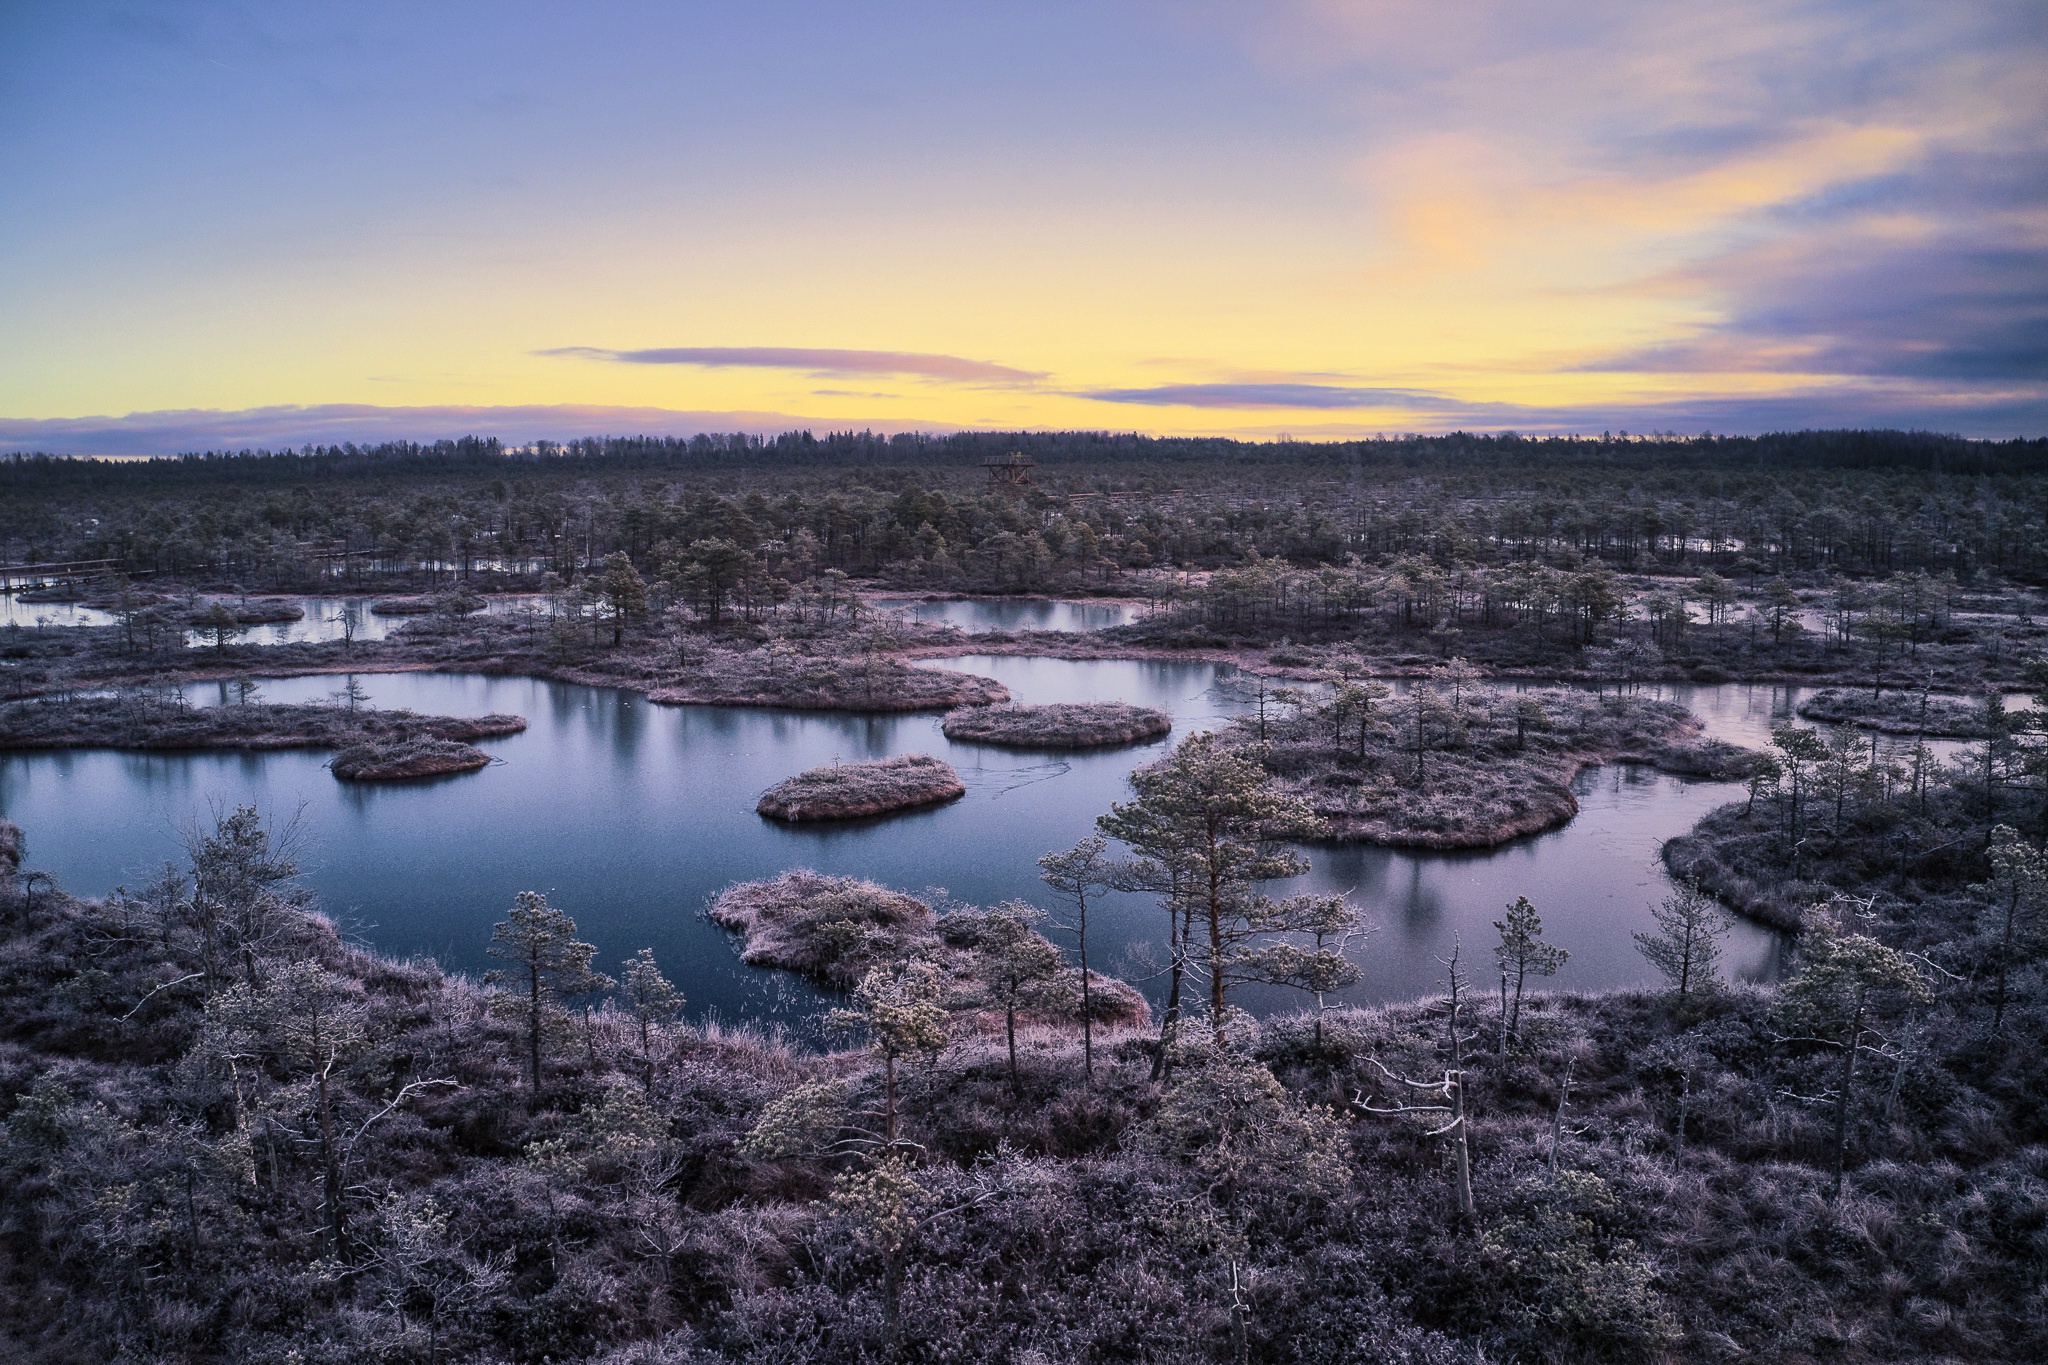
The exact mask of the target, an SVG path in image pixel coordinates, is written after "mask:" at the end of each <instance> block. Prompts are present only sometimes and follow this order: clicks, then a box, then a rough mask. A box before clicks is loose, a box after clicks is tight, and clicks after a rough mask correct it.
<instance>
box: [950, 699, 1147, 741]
mask: <svg viewBox="0 0 2048 1365" xmlns="http://www.w3.org/2000/svg"><path fill="white" fill-rule="evenodd" d="M940 728H941V729H943V730H944V731H945V733H946V738H947V739H956V740H967V741H970V742H972V743H975V744H991V745H996V746H998V747H1001V748H1006V749H1101V748H1107V747H1110V746H1112V745H1117V744H1135V743H1137V742H1139V741H1140V740H1147V739H1157V738H1159V736H1161V735H1163V734H1166V733H1168V732H1169V731H1171V730H1172V729H1173V717H1171V716H1169V715H1167V714H1166V712H1164V711H1159V710H1155V709H1153V708H1152V707H1149V706H1132V705H1131V704H1130V703H1128V702H1120V701H1098V702H1054V703H1052V704H1051V705H1048V706H1017V705H1006V706H975V707H968V708H965V709H963V710H959V711H955V712H953V713H952V714H951V715H949V716H947V717H946V720H945V723H944V724H943V725H942V726H941V727H940Z"/></svg>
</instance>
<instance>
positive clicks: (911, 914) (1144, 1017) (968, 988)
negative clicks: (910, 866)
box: [706, 869, 1152, 1026]
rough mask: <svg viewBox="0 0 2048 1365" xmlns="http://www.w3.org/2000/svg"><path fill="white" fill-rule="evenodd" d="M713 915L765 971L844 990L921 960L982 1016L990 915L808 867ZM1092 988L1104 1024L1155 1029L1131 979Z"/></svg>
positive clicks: (754, 888)
mask: <svg viewBox="0 0 2048 1365" xmlns="http://www.w3.org/2000/svg"><path fill="white" fill-rule="evenodd" d="M706 913H707V914H709V916H710V917H711V920H712V922H713V923H715V924H719V925H722V926H724V927H725V928H727V929H732V930H735V931H737V932H738V933H740V934H741V935H743V936H744V939H743V946H742V948H741V952H740V956H741V960H742V961H744V962H747V963H749V964H750V965H753V966H756V967H780V968H782V969H783V970H785V971H792V972H801V973H802V974H803V975H805V976H809V977H813V978H815V979H817V980H819V981H823V982H825V983H826V984H828V985H832V986H837V987H840V988H841V989H844V988H847V987H850V986H852V985H854V984H855V983H856V982H858V981H859V980H860V979H861V977H862V976H863V975H864V974H865V973H866V972H867V971H868V970H869V969H870V968H874V967H884V966H887V965H889V964H890V963H894V962H902V961H905V960H908V959H911V958H919V959H923V960H925V961H929V962H935V963H937V964H939V966H940V967H942V968H943V969H944V970H945V971H946V972H947V973H948V974H949V975H950V976H951V977H952V979H953V982H954V990H953V996H952V999H951V1001H950V1003H951V1005H952V1007H953V1008H954V1009H956V1010H959V1011H967V1012H974V1011H978V1010H979V1009H980V1008H981V1007H982V1005H983V1003H984V1002H983V1001H982V1000H981V998H980V994H979V988H978V987H977V986H976V985H975V984H974V948H975V945H976V943H978V942H979V941H980V925H981V917H980V916H979V915H977V914H976V913H975V912H973V911H971V910H964V911H954V912H950V913H947V914H944V915H941V914H939V913H938V912H937V911H935V910H933V908H932V907H931V905H930V904H929V903H928V902H926V901H923V900H920V899H918V898H917V897H915V896H909V895H905V894H904V893H903V892H901V891H892V890H890V889H889V888H888V887H886V886H882V885H880V884H878V883H876V882H871V881H866V880H864V879H861V878H856V877H831V876H826V875H824V874H823V873H819V872H812V871H809V870H807V869H799V870H797V871H793V872H785V873H783V874H782V875H781V876H779V877H773V878H769V879H768V880H765V881H754V882H741V883H739V884H738V885H736V886H730V887H727V888H726V889H725V890H724V891H723V892H721V893H719V895H718V897H717V898H716V899H715V900H713V901H712V903H711V905H710V907H709V908H708V910H707V911H706ZM1089 984H1090V995H1091V996H1092V997H1093V998H1092V1001H1091V1004H1092V1012H1093V1014H1094V1017H1095V1019H1096V1021H1097V1022H1098V1023H1100V1024H1104V1025H1108V1026H1117V1025H1123V1026H1143V1025H1145V1024H1147V1023H1148V1022H1150V1020H1151V1017H1152V1016H1151V1010H1150V1008H1149V1007H1148V1006H1147V1005H1146V1004H1145V1000H1144V997H1143V996H1141V995H1139V994H1138V992H1137V991H1136V990H1134V989H1132V988H1131V987H1130V986H1129V985H1128V984H1126V983H1125V982H1122V981H1119V980H1116V979H1115V978H1114V977H1105V976H1103V975H1102V974H1100V973H1099V972H1091V973H1090V974H1089ZM1079 1005H1080V1000H1079V996H1078V994H1076V995H1075V997H1074V998H1073V999H1071V1000H1067V1001H1065V1002H1064V1003H1063V1004H1061V1003H1056V1004H1054V1005H1052V1006H1049V1007H1047V1008H1045V1009H1042V1010H1041V1011H1039V1014H1038V1017H1042V1018H1046V1019H1050V1020H1053V1021H1058V1022H1064V1023H1073V1024H1078V1023H1079ZM978 1022H980V1023H984V1024H985V1023H987V1022H988V1021H987V1020H980V1021H978Z"/></svg>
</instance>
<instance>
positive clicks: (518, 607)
mask: <svg viewBox="0 0 2048 1365" xmlns="http://www.w3.org/2000/svg"><path fill="white" fill-rule="evenodd" d="M219 600H221V601H224V602H226V603H228V605H230V606H235V605H237V604H238V603H239V602H240V600H241V599H238V598H235V597H223V598H221V599H219ZM377 600H379V599H377V598H374V597H256V598H250V599H249V602H250V604H251V605H261V604H265V603H271V602H288V603H290V604H291V605H293V606H296V607H298V608H300V609H302V610H303V611H304V612H305V613H306V614H305V616H304V618H302V619H300V620H297V621H276V622H271V623H268V624H265V625H260V626H250V627H248V628H247V629H246V630H244V631H243V633H242V634H241V635H240V636H239V637H237V642H238V643H240V644H245V645H283V644H296V643H299V642H302V641H317V640H339V639H340V638H341V637H342V632H343V623H344V622H345V621H346V620H348V619H350V618H353V619H354V621H355V626H356V638H357V639H358V640H382V639H384V638H385V637H386V636H388V635H390V634H391V633H392V632H393V631H395V630H397V629H398V627H399V626H401V625H403V624H404V623H405V622H407V621H414V620H418V619H419V618H418V617H414V616H379V615H378V614H377V613H375V612H373V611H371V610H370V604H371V603H372V602H375V601H377ZM485 601H486V603H487V605H486V606H485V607H484V611H485V612H486V613H487V614H489V615H493V616H502V615H505V614H507V613H510V612H516V611H527V610H535V611H545V610H546V609H547V599H546V598H545V597H542V596H540V595H538V594H505V595H502V596H498V597H490V598H486V599H485ZM164 605H166V606H167V607H168V606H175V605H177V604H175V603H166V604H164ZM118 622H119V618H118V617H117V616H115V615H114V614H113V613H112V612H106V611H99V610H97V609H95V608H92V607H83V606H80V605H78V604H77V603H75V602H24V601H22V600H21V599H20V598H19V597H17V596H16V595H14V594H12V593H7V594H0V626H8V625H21V626H24V627H33V626H40V625H49V626H111V625H115V624H118ZM192 639H193V642H194V643H200V644H203V643H207V641H206V640H204V639H202V638H201V637H199V636H197V635H195V636H193V637H192Z"/></svg>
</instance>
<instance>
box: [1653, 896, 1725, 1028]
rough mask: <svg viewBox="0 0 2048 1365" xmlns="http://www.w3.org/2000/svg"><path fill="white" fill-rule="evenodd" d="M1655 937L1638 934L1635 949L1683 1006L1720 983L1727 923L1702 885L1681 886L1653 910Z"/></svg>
mask: <svg viewBox="0 0 2048 1365" xmlns="http://www.w3.org/2000/svg"><path fill="white" fill-rule="evenodd" d="M1650 917H1651V918H1652V919H1654V920H1656V921H1657V932H1656V933H1654V934H1637V935H1636V936H1635V937H1636V950H1637V951H1638V952H1640V953H1641V954H1642V955H1643V956H1644V957H1646V958H1648V959H1649V960H1650V965H1651V966H1653V967H1655V968H1656V969H1657V970H1658V971H1660V972H1662V973H1663V974H1664V978H1665V980H1667V981H1669V982H1670V983H1671V986H1672V989H1674V990H1676V991H1677V992H1678V999H1679V1002H1680V1003H1681V1004H1683V1003H1684V1002H1685V1001H1686V1000H1687V999H1688V998H1689V997H1690V995H1691V994H1692V992H1694V991H1696V990H1697V991H1706V990H1711V989H1713V987H1714V986H1715V985H1717V984H1718V982H1719V974H1718V973H1719V966H1720V961H1721V945H1720V943H1719V942H1718V940H1719V939H1720V938H1721V936H1722V935H1724V934H1726V933H1727V932H1728V920H1727V917H1726V916H1725V915H1723V914H1722V913H1721V907H1720V906H1718V905H1716V904H1715V903H1714V898H1713V897H1712V896H1709V895H1708V894H1707V893H1706V892H1704V891H1702V890H1700V887H1699V883H1698V882H1695V881H1689V880H1688V881H1685V882H1682V883H1680V885H1679V888H1678V890H1677V892H1676V893H1675V894H1673V895H1671V896H1668V897H1666V898H1665V900H1664V903H1663V904H1662V905H1659V906H1657V907H1656V908H1654V909H1652V910H1651V911H1650Z"/></svg>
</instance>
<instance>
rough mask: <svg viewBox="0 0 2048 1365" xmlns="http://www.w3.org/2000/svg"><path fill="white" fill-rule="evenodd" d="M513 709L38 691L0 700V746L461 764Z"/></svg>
mask: <svg viewBox="0 0 2048 1365" xmlns="http://www.w3.org/2000/svg"><path fill="white" fill-rule="evenodd" d="M525 728H526V721H525V718H524V717H521V716H508V715H495V714H494V715H488V716H423V715H419V714H418V713H416V712H412V711H374V710H369V709H366V708H365V709H356V710H351V709H349V708H347V707H344V706H326V705H306V704H300V705H272V704H269V703H263V702H251V703H249V704H247V705H240V706H191V705H188V704H186V703H185V701H184V700H183V698H182V697H179V696H178V695H177V694H175V693H173V694H171V695H169V696H166V695H164V694H163V693H160V692H146V691H143V692H116V693H106V694H98V695H73V696H70V697H58V696H43V697H34V698H29V699H27V700H23V701H14V702H7V703H5V704H0V751H5V750H24V749H137V750H151V751H156V750H190V749H254V750H271V749H334V750H338V751H339V752H338V753H337V754H336V755H335V758H334V760H333V762H332V763H331V764H330V765H329V766H330V769H331V770H332V771H333V773H334V775H335V776H336V777H338V778H344V779H349V780H354V781H377V780H389V779H394V778H408V777H432V776H438V775H441V774H445V773H458V772H469V771H472V770H474V769H477V768H481V767H483V766H485V765H486V764H488V763H490V762H491V756H490V755H489V754H487V753H485V752H484V751H483V750H481V749H478V748H475V747H474V741H477V740H482V739H499V738H503V737H504V736H506V735H515V734H518V733H519V732H520V731H522V730H524V729H525Z"/></svg>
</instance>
